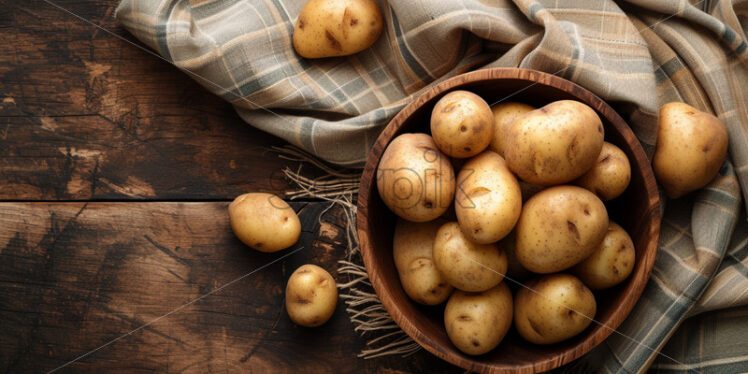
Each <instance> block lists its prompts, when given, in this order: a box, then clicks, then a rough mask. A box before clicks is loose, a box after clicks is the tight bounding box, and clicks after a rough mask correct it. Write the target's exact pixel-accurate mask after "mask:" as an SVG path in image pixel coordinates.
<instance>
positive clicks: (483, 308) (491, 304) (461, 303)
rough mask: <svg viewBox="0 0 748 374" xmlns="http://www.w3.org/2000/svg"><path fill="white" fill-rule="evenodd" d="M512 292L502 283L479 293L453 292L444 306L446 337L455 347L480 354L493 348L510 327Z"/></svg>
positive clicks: (469, 352)
mask: <svg viewBox="0 0 748 374" xmlns="http://www.w3.org/2000/svg"><path fill="white" fill-rule="evenodd" d="M513 308H514V306H513V305H512V293H511V292H510V291H509V287H507V285H506V283H503V282H502V283H499V284H498V285H497V286H495V287H493V288H490V289H488V290H486V291H483V292H480V293H472V292H464V291H459V290H457V291H455V292H454V294H452V296H451V297H450V298H449V301H448V302H447V307H446V308H445V309H444V325H445V326H446V328H447V336H449V340H451V341H452V344H454V345H455V346H456V347H457V349H459V350H461V351H463V352H465V353H467V354H469V355H480V354H484V353H486V352H488V351H490V350H492V349H494V348H495V347H496V346H497V345H499V343H501V340H502V339H504V335H506V333H507V331H509V327H511V326H512V314H513V313H514V310H513Z"/></svg>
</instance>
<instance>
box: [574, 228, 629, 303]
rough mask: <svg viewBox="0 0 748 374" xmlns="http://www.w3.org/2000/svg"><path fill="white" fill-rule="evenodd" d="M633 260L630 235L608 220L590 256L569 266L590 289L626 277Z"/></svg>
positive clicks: (611, 283)
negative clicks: (596, 247) (602, 237)
mask: <svg viewBox="0 0 748 374" xmlns="http://www.w3.org/2000/svg"><path fill="white" fill-rule="evenodd" d="M634 261H636V251H635V250H634V242H633V241H632V240H631V237H630V236H629V234H628V233H627V232H626V230H624V229H623V227H621V226H618V225H617V224H616V223H614V222H610V225H609V226H608V232H607V233H606V234H605V239H603V242H602V243H600V247H599V248H598V249H597V250H596V251H595V252H593V253H592V255H591V256H590V257H587V259H585V260H584V261H582V262H580V263H579V264H577V265H575V266H574V267H573V268H571V273H572V274H574V275H576V276H577V277H579V279H581V280H582V282H584V284H586V285H587V287H589V288H590V289H592V290H601V289H603V288H608V287H612V286H615V285H616V284H618V283H621V282H622V281H623V280H624V279H626V278H627V277H628V276H629V274H631V271H632V270H634Z"/></svg>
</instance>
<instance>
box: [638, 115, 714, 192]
mask: <svg viewBox="0 0 748 374" xmlns="http://www.w3.org/2000/svg"><path fill="white" fill-rule="evenodd" d="M657 124H658V129H657V145H656V146H655V154H654V159H653V162H652V166H653V169H654V172H655V176H657V181H658V182H660V184H661V185H662V187H663V189H664V190H665V193H666V194H667V195H668V197H670V198H671V199H677V198H679V197H681V196H683V195H685V194H687V193H689V192H692V191H695V190H698V189H700V188H702V187H704V186H706V185H707V184H709V182H711V181H712V179H714V177H715V176H716V175H717V173H718V172H719V169H720V167H721V166H722V162H724V160H725V156H726V155H727V142H728V138H727V130H726V129H725V126H724V124H722V122H721V121H720V120H719V119H718V118H717V117H715V116H713V115H711V114H709V113H705V112H702V111H700V110H698V109H696V108H694V107H692V106H690V105H688V104H685V103H677V102H673V103H667V104H665V105H663V106H662V107H660V116H659V118H658V121H657Z"/></svg>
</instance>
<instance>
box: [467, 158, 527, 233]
mask: <svg viewBox="0 0 748 374" xmlns="http://www.w3.org/2000/svg"><path fill="white" fill-rule="evenodd" d="M521 211H522V192H521V190H520V187H519V183H518V182H517V178H516V177H515V176H514V174H512V173H511V171H509V168H507V166H506V163H505V162H504V159H503V158H502V157H501V156H499V154H498V153H495V152H493V151H484V152H483V153H481V154H479V155H477V156H475V157H473V158H471V159H470V160H469V161H468V162H467V163H465V165H464V166H463V167H462V169H461V170H460V173H459V174H458V176H457V191H456V192H455V213H456V214H457V221H458V222H459V224H460V228H461V229H462V232H463V233H464V234H465V235H467V237H468V238H469V239H470V240H472V241H473V242H476V243H479V244H489V243H494V242H497V241H499V240H501V239H502V238H503V237H505V236H507V235H508V234H509V232H510V231H512V229H513V228H514V225H515V224H516V223H517V220H518V219H519V214H520V212H521Z"/></svg>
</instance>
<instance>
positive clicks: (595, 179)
mask: <svg viewBox="0 0 748 374" xmlns="http://www.w3.org/2000/svg"><path fill="white" fill-rule="evenodd" d="M630 181H631V164H629V159H628V157H626V154H625V153H623V151H622V150H621V149H620V148H618V147H616V146H615V145H613V144H611V143H608V142H605V143H603V149H602V150H601V151H600V155H599V156H597V163H596V164H595V165H594V166H593V167H592V169H590V170H589V171H588V172H586V173H585V174H584V175H582V176H581V177H579V178H577V179H576V180H574V182H573V183H574V184H576V185H577V186H580V187H584V188H586V189H588V190H590V191H592V192H593V193H595V195H597V197H599V198H600V199H601V200H603V201H607V200H611V199H615V198H616V197H618V196H620V195H621V194H622V193H623V191H625V190H626V187H628V186H629V182H630Z"/></svg>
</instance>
